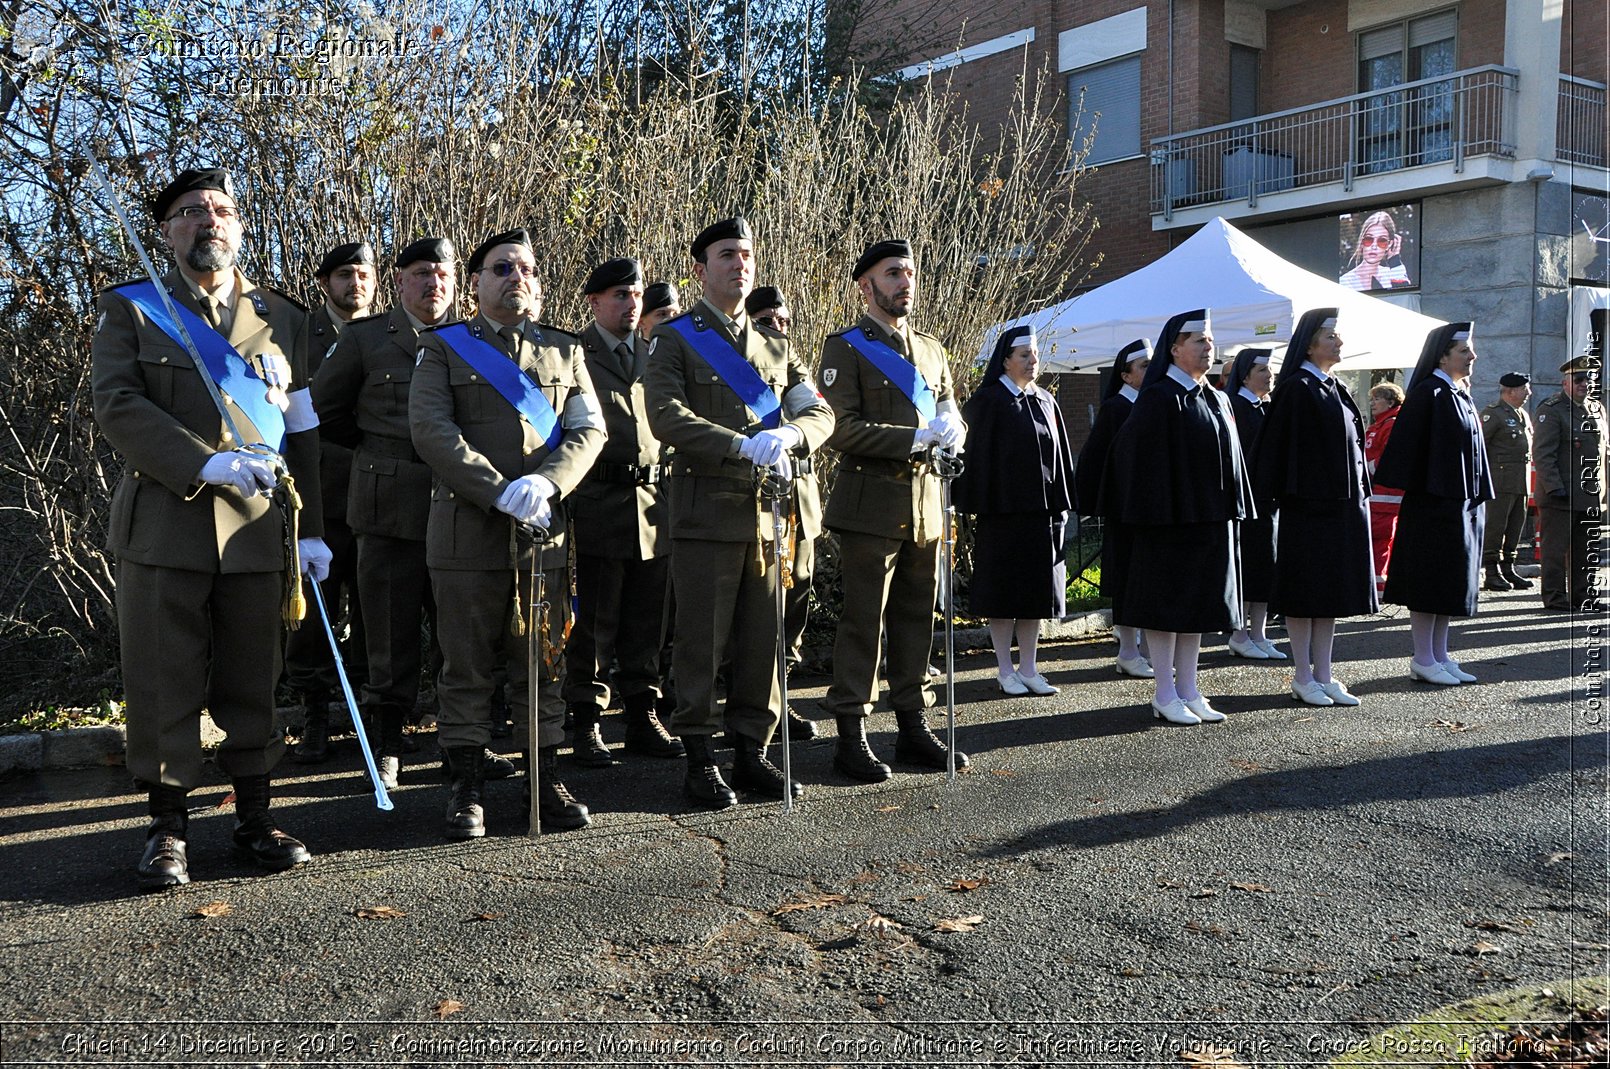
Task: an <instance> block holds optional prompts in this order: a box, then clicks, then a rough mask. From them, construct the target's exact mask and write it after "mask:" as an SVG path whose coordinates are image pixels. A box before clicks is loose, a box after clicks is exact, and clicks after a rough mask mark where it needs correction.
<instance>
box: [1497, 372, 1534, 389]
mask: <svg viewBox="0 0 1610 1069" xmlns="http://www.w3.org/2000/svg"><path fill="white" fill-rule="evenodd" d="M1531 384H1532V379H1531V376H1529V375H1522V374H1521V373H1520V372H1519V371H1511V372H1509V373H1508V374H1506V375H1500V376H1499V377H1498V385H1500V386H1508V387H1509V388H1510V389H1512V390H1515V389H1519V388H1520V387H1522V386H1530V385H1531Z"/></svg>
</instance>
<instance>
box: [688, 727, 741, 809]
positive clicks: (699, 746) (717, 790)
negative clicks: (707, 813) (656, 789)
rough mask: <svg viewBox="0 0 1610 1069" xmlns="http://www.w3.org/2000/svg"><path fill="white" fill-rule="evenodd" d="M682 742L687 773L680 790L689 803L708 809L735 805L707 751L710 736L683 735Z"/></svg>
mask: <svg viewBox="0 0 1610 1069" xmlns="http://www.w3.org/2000/svg"><path fill="white" fill-rule="evenodd" d="M682 744H683V746H684V747H685V748H686V749H687V757H688V774H687V776H686V778H684V779H683V781H682V790H683V793H685V794H686V795H687V796H688V800H689V801H691V802H697V803H699V804H700V805H704V806H709V807H710V808H711V809H729V808H731V807H732V806H735V805H737V804H738V796H737V795H736V794H734V793H733V790H732V788H731V787H729V786H727V781H726V780H724V779H722V778H721V769H719V768H717V767H716V759H715V757H714V756H712V755H711V753H710V736H708V735H684V736H682Z"/></svg>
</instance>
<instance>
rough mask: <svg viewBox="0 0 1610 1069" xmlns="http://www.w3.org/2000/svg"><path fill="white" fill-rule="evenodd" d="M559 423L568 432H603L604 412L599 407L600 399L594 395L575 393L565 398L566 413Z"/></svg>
mask: <svg viewBox="0 0 1610 1069" xmlns="http://www.w3.org/2000/svg"><path fill="white" fill-rule="evenodd" d="M559 422H560V423H561V425H563V427H564V428H565V430H567V431H581V430H595V431H601V430H603V429H604V410H603V409H602V408H600V407H599V405H598V398H596V397H594V396H593V395H592V394H590V393H573V394H571V395H570V396H569V397H567V398H565V411H564V415H563V416H562V417H561V418H560V421H559Z"/></svg>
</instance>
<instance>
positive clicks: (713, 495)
mask: <svg viewBox="0 0 1610 1069" xmlns="http://www.w3.org/2000/svg"><path fill="white" fill-rule="evenodd" d="M678 320H685V321H687V323H688V324H689V325H691V326H692V328H693V329H695V330H699V331H706V330H710V331H715V332H716V333H717V334H719V335H720V337H721V338H722V339H723V340H724V341H725V342H726V343H727V344H729V345H732V346H733V347H734V348H735V349H737V351H738V352H740V353H742V354H743V357H744V359H745V360H746V361H748V362H749V364H750V365H751V366H752V367H753V368H754V369H755V370H756V371H757V372H759V373H760V377H761V378H763V379H765V380H766V382H767V384H768V385H770V386H771V389H772V392H773V393H774V394H776V395H777V397H778V398H779V399H780V400H781V401H782V405H783V413H784V416H785V418H786V419H787V421H788V423H789V425H790V426H793V427H796V428H798V430H799V432H800V433H801V434H802V435H803V436H804V442H803V444H802V446H801V447H800V448H799V449H797V450H796V453H800V452H803V453H804V454H806V455H808V454H810V453H814V452H815V451H816V450H817V449H819V448H821V445H822V443H823V442H825V441H827V438H828V435H830V434H832V433H833V410H832V409H830V408H829V407H828V406H827V404H826V403H825V402H824V401H823V400H822V398H821V395H820V394H818V393H817V392H816V386H815V384H814V383H812V382H811V379H810V375H809V373H808V372H807V370H806V368H805V365H804V363H803V362H802V361H801V360H800V359H799V357H798V356H797V355H796V354H795V352H794V348H793V346H792V345H790V344H789V341H788V339H787V338H786V337H784V336H783V335H781V334H779V333H777V332H776V331H774V330H772V329H771V328H770V327H766V326H762V325H760V324H758V323H755V322H753V321H752V320H750V319H749V318H748V316H741V317H740V318H739V319H738V324H739V328H740V330H742V332H743V335H744V342H743V344H742V345H741V346H740V345H739V344H738V343H737V340H736V339H735V338H734V337H733V335H732V332H731V331H729V330H728V328H727V325H726V323H725V322H723V320H722V318H721V316H720V314H719V313H718V312H716V310H715V309H714V308H712V307H710V305H708V304H706V303H705V302H704V301H702V300H701V301H699V303H697V304H695V305H694V306H693V307H692V308H690V309H689V310H688V311H687V312H684V313H683V314H682V315H681V316H679V317H678V318H677V319H675V320H671V321H670V322H667V323H662V324H661V325H660V326H659V327H657V328H655V331H654V337H653V341H652V344H651V346H650V350H649V364H648V374H647V377H646V381H645V383H644V386H645V392H646V394H647V399H648V410H649V426H650V427H651V428H652V429H653V431H654V433H655V435H656V436H658V438H659V439H660V441H661V442H662V443H663V444H665V445H666V446H668V447H671V448H673V449H675V450H676V454H675V456H674V457H673V458H672V460H671V472H672V477H673V478H674V479H675V480H676V488H675V490H674V491H673V492H672V494H671V535H672V537H673V538H693V539H702V540H705V541H711V542H753V541H754V540H755V537H756V532H757V530H758V529H759V528H760V526H761V519H762V505H761V503H760V497H759V495H758V494H757V493H756V492H755V466H754V465H753V464H751V463H749V461H747V460H745V459H743V457H741V456H739V455H738V447H739V445H740V444H741V441H742V439H744V438H746V437H749V436H751V435H754V434H756V433H757V432H759V431H760V430H761V429H762V426H761V423H760V421H759V420H757V419H756V418H755V415H754V413H752V412H750V411H749V409H748V408H747V407H746V406H745V405H744V403H743V402H742V401H741V400H739V399H738V395H737V394H736V393H735V392H733V390H732V388H731V387H729V386H728V385H727V384H726V383H725V382H723V381H722V380H721V377H720V376H719V375H717V374H716V372H715V369H714V368H712V367H711V366H710V365H709V364H707V363H705V361H704V357H702V356H700V355H699V354H698V353H696V352H694V351H693V348H692V346H690V345H689V344H688V342H687V340H686V339H684V338H683V337H682V335H681V334H679V333H677V331H676V329H675V328H673V327H672V326H671V324H672V323H675V322H677V321H678ZM764 528H765V531H766V532H767V536H768V537H769V532H770V531H771V516H770V513H769V512H766V513H765V524H764Z"/></svg>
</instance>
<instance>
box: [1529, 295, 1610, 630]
mask: <svg viewBox="0 0 1610 1069" xmlns="http://www.w3.org/2000/svg"><path fill="white" fill-rule="evenodd" d="M1596 314H1597V315H1598V317H1599V318H1598V319H1597V320H1596V321H1595V322H1594V326H1593V331H1594V333H1593V336H1592V338H1591V339H1590V342H1589V348H1588V350H1587V351H1586V352H1585V353H1583V354H1582V355H1581V356H1578V357H1576V358H1574V359H1572V360H1567V361H1566V362H1565V363H1564V364H1561V365H1560V372H1561V373H1562V374H1563V375H1564V376H1565V381H1564V382H1563V383H1562V384H1561V386H1560V392H1559V393H1557V394H1555V395H1554V396H1553V397H1550V398H1549V399H1548V400H1546V401H1544V402H1543V403H1542V404H1540V405H1538V406H1537V434H1536V437H1535V438H1534V439H1533V442H1532V459H1533V462H1534V463H1535V464H1536V465H1537V504H1538V510H1537V520H1538V534H1539V536H1540V537H1541V538H1542V540H1543V577H1542V579H1543V583H1542V595H1543V607H1544V608H1545V609H1554V610H1557V611H1561V612H1572V611H1575V612H1593V611H1596V610H1597V609H1598V608H1600V607H1602V605H1603V597H1602V594H1603V592H1602V591H1600V590H1598V589H1596V584H1595V582H1594V576H1595V573H1596V570H1597V569H1596V563H1597V562H1596V560H1595V558H1596V555H1597V550H1598V545H1599V543H1600V542H1601V536H1602V533H1603V532H1602V528H1603V524H1604V516H1605V505H1606V495H1605V419H1604V409H1603V406H1602V405H1601V404H1600V403H1599V401H1598V400H1597V399H1596V398H1594V397H1591V396H1590V393H1591V388H1592V379H1593V378H1595V377H1597V376H1598V375H1599V374H1601V371H1602V368H1603V366H1604V364H1603V360H1604V355H1603V354H1604V341H1603V339H1604V318H1603V315H1604V313H1603V310H1596Z"/></svg>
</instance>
